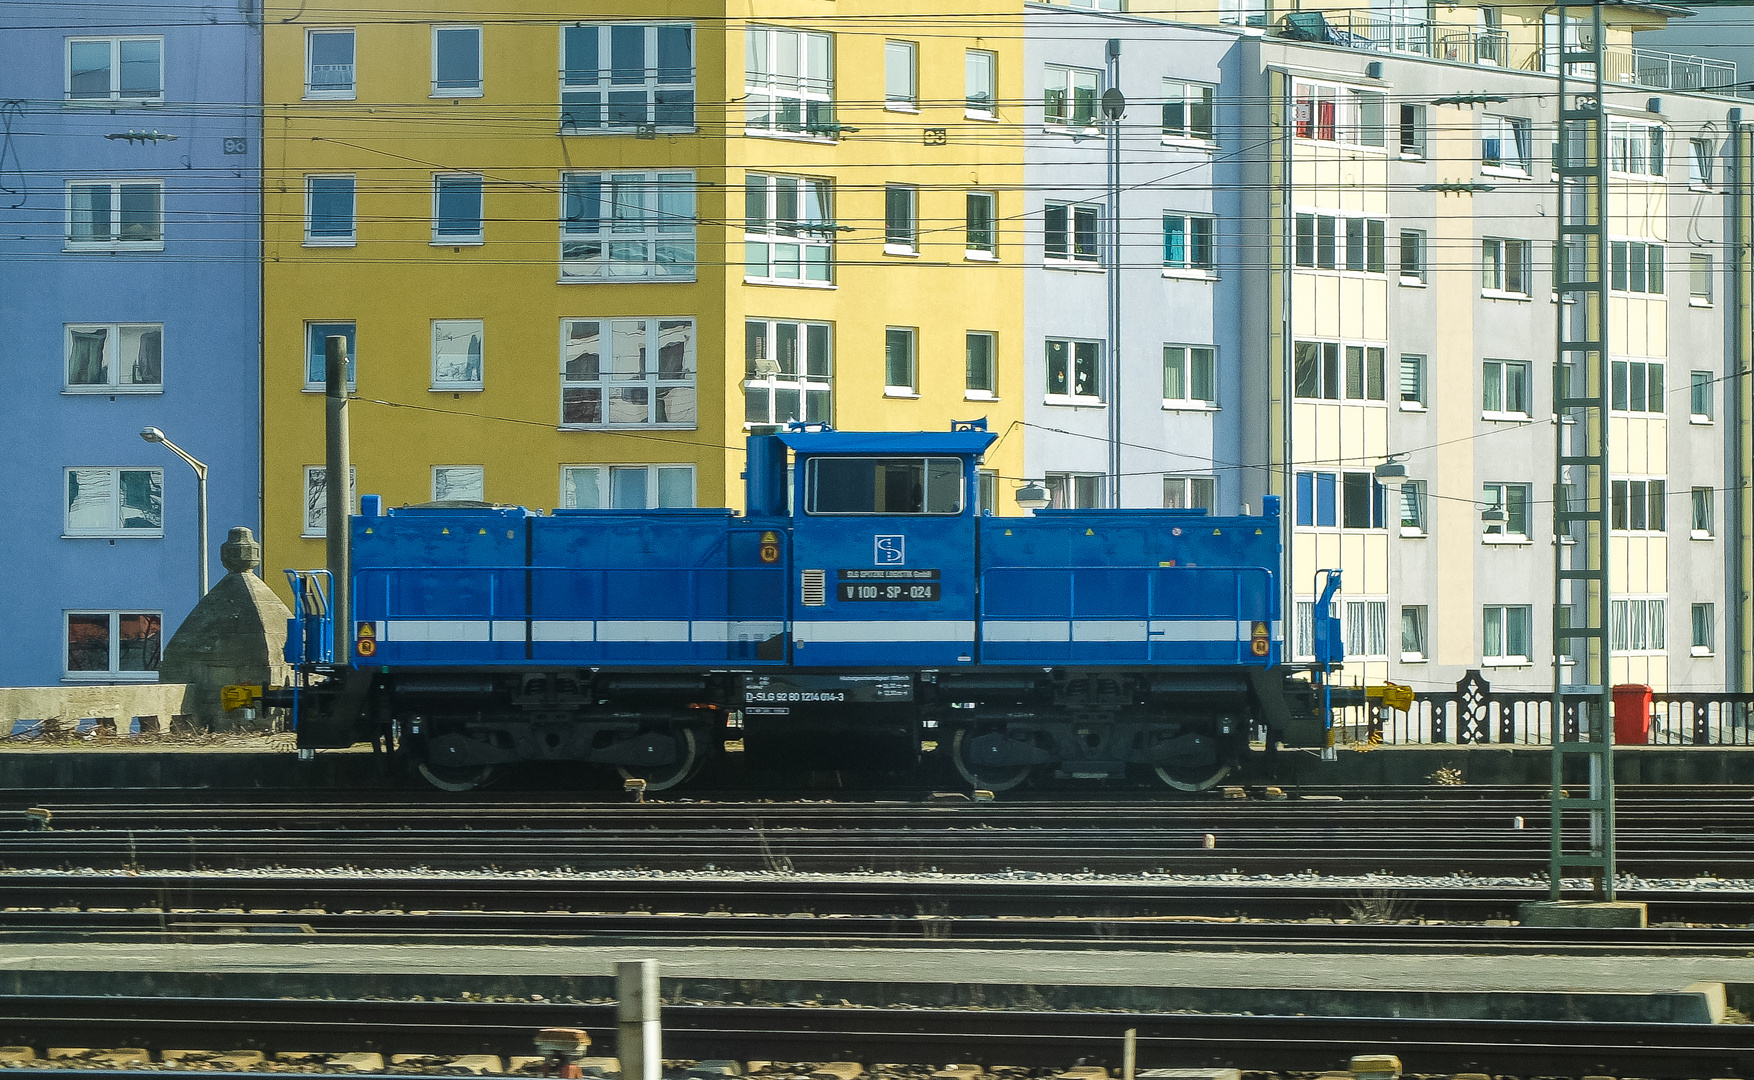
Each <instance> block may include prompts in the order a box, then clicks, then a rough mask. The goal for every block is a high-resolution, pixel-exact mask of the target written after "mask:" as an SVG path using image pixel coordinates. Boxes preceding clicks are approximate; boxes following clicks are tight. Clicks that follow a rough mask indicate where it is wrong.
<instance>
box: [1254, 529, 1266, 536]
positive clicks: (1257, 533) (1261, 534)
mask: <svg viewBox="0 0 1754 1080" xmlns="http://www.w3.org/2000/svg"><path fill="white" fill-rule="evenodd" d="M1255 535H1256V536H1265V535H1266V533H1263V532H1262V531H1261V530H1259V529H1256V530H1255Z"/></svg>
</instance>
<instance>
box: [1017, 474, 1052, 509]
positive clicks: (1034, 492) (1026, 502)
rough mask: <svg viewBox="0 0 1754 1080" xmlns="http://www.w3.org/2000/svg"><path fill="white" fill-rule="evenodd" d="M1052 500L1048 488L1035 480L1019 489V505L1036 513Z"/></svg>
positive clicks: (1019, 507)
mask: <svg viewBox="0 0 1754 1080" xmlns="http://www.w3.org/2000/svg"><path fill="white" fill-rule="evenodd" d="M1050 502H1052V500H1051V499H1050V498H1049V497H1048V489H1047V488H1045V487H1042V486H1041V485H1040V484H1038V483H1036V482H1035V481H1034V480H1031V481H1029V482H1028V483H1027V484H1024V485H1023V486H1022V487H1020V488H1018V489H1017V507H1018V509H1020V510H1028V511H1029V512H1030V513H1034V512H1035V511H1037V510H1040V509H1042V508H1043V507H1045V506H1047V505H1048V504H1049V503H1050Z"/></svg>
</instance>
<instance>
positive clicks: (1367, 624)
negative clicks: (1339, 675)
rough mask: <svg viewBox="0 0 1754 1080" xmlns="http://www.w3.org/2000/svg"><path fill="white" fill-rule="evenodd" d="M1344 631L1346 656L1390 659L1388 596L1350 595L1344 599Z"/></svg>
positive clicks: (1377, 659)
mask: <svg viewBox="0 0 1754 1080" xmlns="http://www.w3.org/2000/svg"><path fill="white" fill-rule="evenodd" d="M1340 610H1341V625H1340V629H1341V632H1342V633H1343V634H1344V635H1345V640H1346V660H1347V662H1348V663H1351V662H1352V661H1354V660H1360V661H1371V660H1375V661H1379V662H1380V661H1387V660H1388V658H1389V598H1388V597H1386V596H1348V597H1347V598H1346V599H1345V600H1344V601H1342V603H1341V609H1340Z"/></svg>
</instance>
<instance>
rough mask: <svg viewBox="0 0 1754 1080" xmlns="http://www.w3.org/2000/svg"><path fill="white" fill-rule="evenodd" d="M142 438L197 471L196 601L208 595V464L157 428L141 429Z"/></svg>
mask: <svg viewBox="0 0 1754 1080" xmlns="http://www.w3.org/2000/svg"><path fill="white" fill-rule="evenodd" d="M140 437H141V438H142V439H145V440H146V441H147V442H150V443H163V444H164V448H165V449H166V450H169V451H170V452H171V453H173V454H175V455H177V456H178V457H180V458H182V459H183V460H184V461H186V462H188V463H189V467H190V468H192V469H194V470H195V507H196V509H195V518H196V524H195V528H196V530H197V532H198V534H199V535H198V536H197V537H196V540H195V550H196V553H197V554H198V555H199V556H200V560H199V561H200V567H201V588H200V590H199V591H198V592H197V593H196V594H195V597H196V599H197V600H198V599H200V598H201V597H203V596H206V595H207V464H206V463H205V462H203V461H199V460H197V459H196V458H195V456H194V455H193V454H190V453H189V452H188V451H187V450H184V449H183V448H182V447H180V446H178V445H177V444H176V443H174V442H171V441H170V440H169V439H167V438H165V437H164V432H162V431H160V430H158V429H157V428H155V427H149V428H141V429H140Z"/></svg>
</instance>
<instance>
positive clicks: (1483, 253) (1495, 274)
mask: <svg viewBox="0 0 1754 1080" xmlns="http://www.w3.org/2000/svg"><path fill="white" fill-rule="evenodd" d="M1533 249H1534V245H1532V244H1531V243H1529V241H1527V240H1519V239H1517V238H1515V237H1507V236H1483V237H1481V238H1480V295H1481V296H1486V297H1491V298H1493V299H1498V300H1527V299H1528V298H1529V297H1530V295H1531V290H1532V288H1533V284H1532V282H1531V278H1533V276H1534V266H1533V265H1532V263H1531V262H1530V260H1531V257H1532V256H1533ZM1513 252H1520V253H1521V258H1520V260H1514V259H1512V257H1511V256H1512V253H1513ZM1518 262H1520V268H1519V270H1518V272H1519V273H1520V275H1521V277H1522V282H1521V286H1522V287H1521V288H1520V289H1517V288H1512V286H1513V285H1515V284H1517V283H1516V282H1513V281H1512V280H1511V277H1512V273H1511V271H1512V266H1513V264H1514V263H1518ZM1488 275H1490V277H1488Z"/></svg>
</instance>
